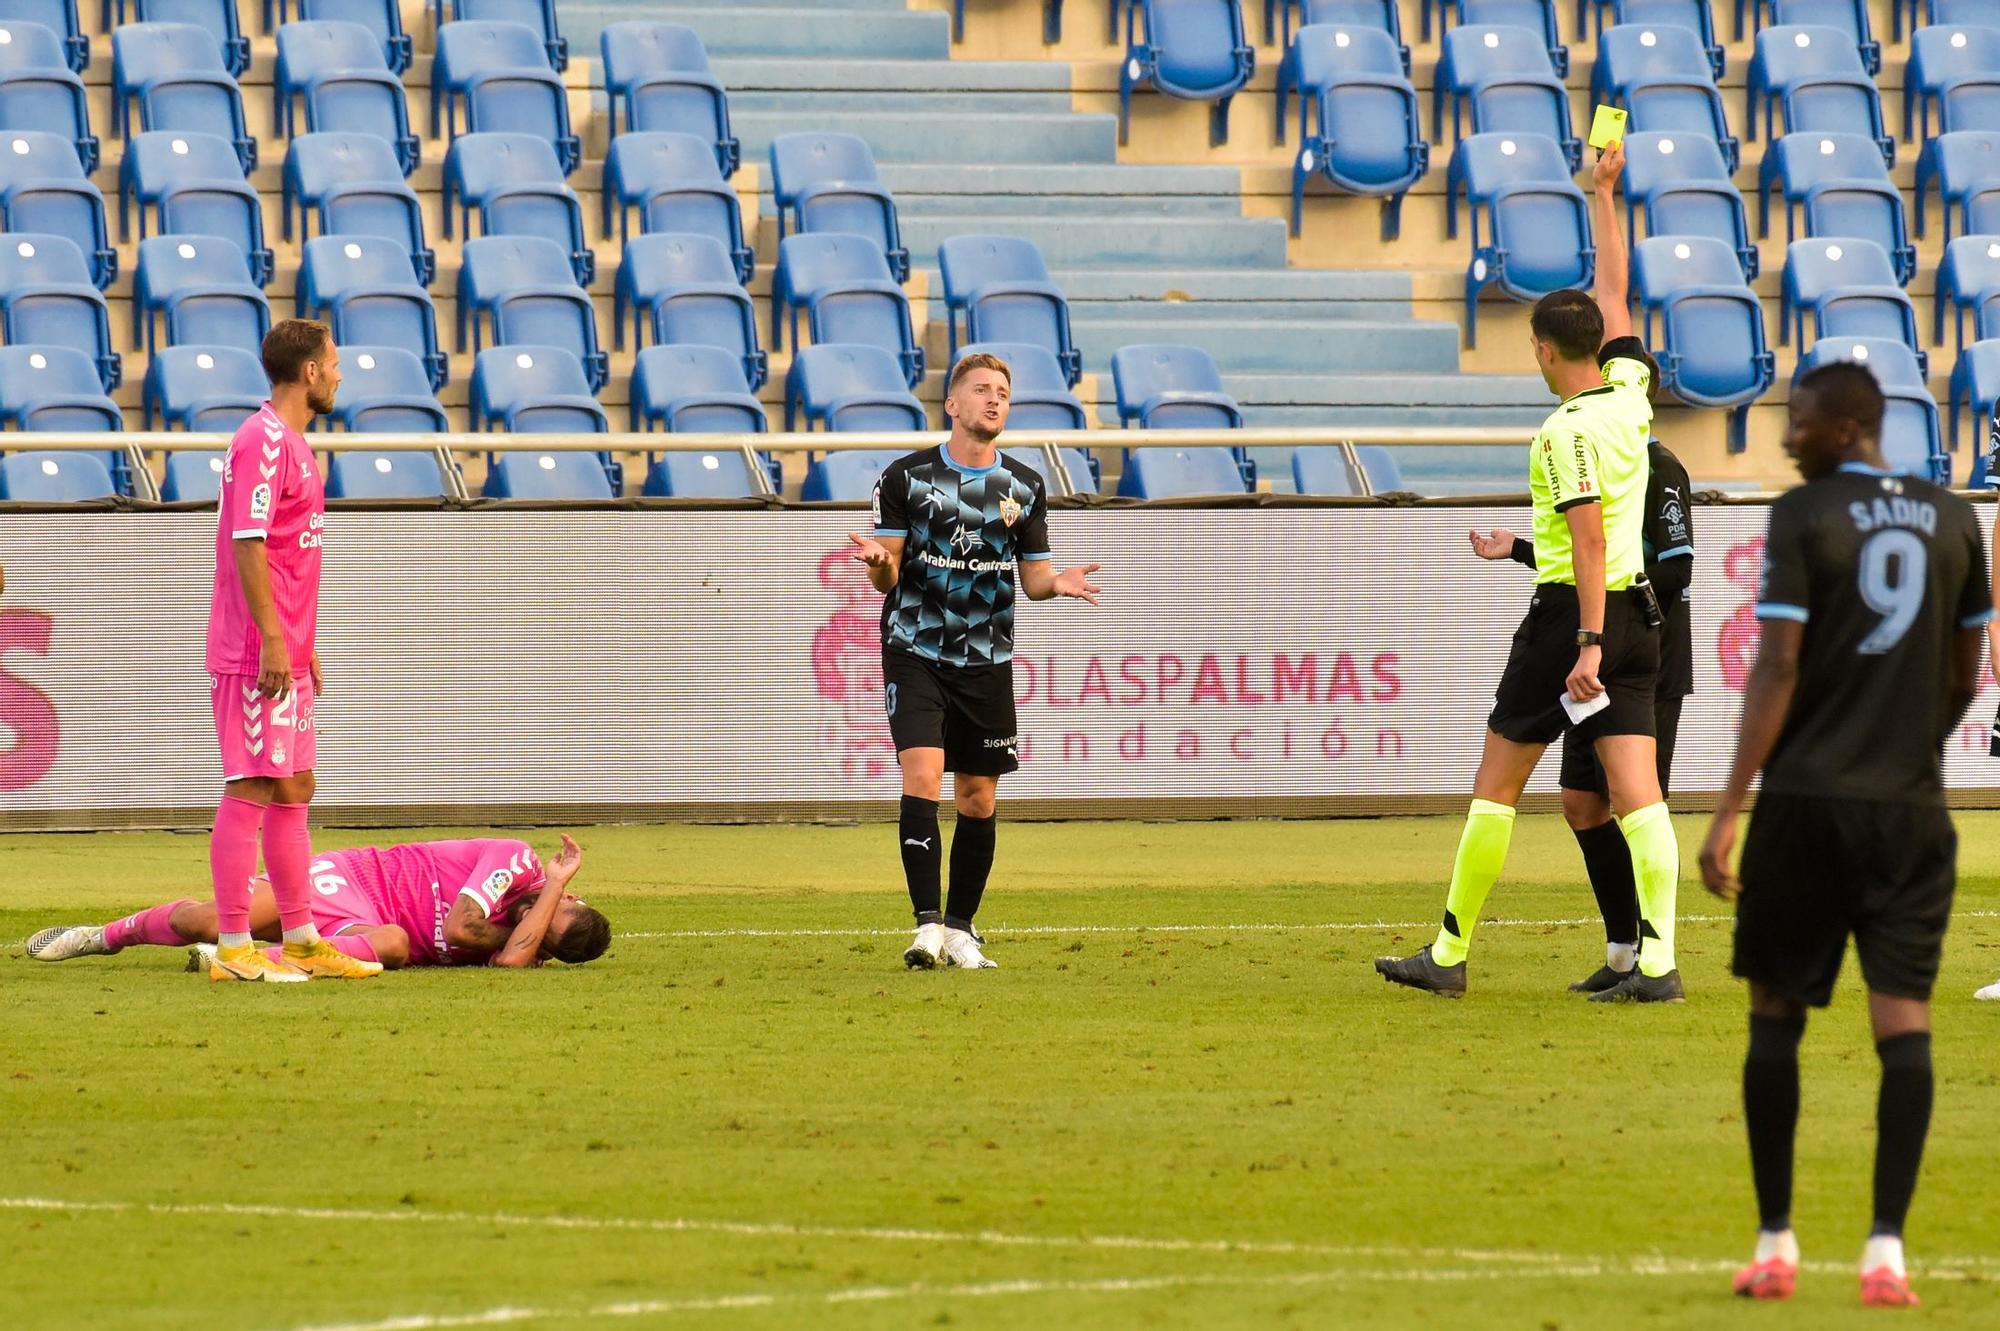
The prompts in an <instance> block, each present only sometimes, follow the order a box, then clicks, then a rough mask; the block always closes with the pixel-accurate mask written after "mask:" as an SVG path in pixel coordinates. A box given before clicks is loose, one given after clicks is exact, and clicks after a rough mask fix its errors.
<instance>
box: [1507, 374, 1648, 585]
mask: <svg viewBox="0 0 2000 1331" xmlns="http://www.w3.org/2000/svg"><path fill="white" fill-rule="evenodd" d="M1643 350H1644V348H1643V347H1642V346H1641V345H1640V343H1639V340H1638V339H1637V338H1629V337H1628V338H1620V339H1618V340H1617V341H1616V342H1612V343H1609V344H1607V345H1606V346H1605V348H1604V350H1603V352H1602V353H1601V355H1600V360H1601V362H1602V364H1603V369H1604V386H1603V387H1602V388H1589V389H1585V390H1584V391H1583V392H1581V393H1578V394H1577V395H1576V396H1574V397H1572V398H1570V399H1568V400H1567V401H1565V402H1564V403H1563V404H1562V405H1561V406H1559V407H1557V408H1556V409H1555V410H1554V411H1552V412H1550V413H1549V418H1548V420H1546V421H1544V422H1543V423H1542V429H1541V432H1540V433H1539V434H1537V435H1536V436H1535V443H1534V454H1533V456H1532V458H1531V459H1530V461H1529V467H1528V492H1529V494H1530V495H1531V496H1532V497H1533V499H1534V504H1535V570H1536V572H1535V581H1536V583H1538V584H1539V583H1549V582H1564V583H1569V584H1571V585H1574V584H1575V582H1576V563H1575V550H1574V547H1573V545H1572V543H1571V541H1570V535H1569V520H1568V519H1567V518H1565V517H1564V516H1563V514H1564V513H1565V512H1566V511H1567V510H1569V509H1571V508H1574V507H1576V506H1577V505H1578V504H1595V503H1601V504H1603V505H1604V587H1605V590H1606V591H1622V590H1624V589H1625V588H1627V587H1630V586H1631V585H1632V584H1633V583H1634V582H1635V581H1636V580H1637V579H1638V578H1639V577H1641V576H1642V575H1643V574H1644V573H1645V571H1646V556H1645V543H1644V532H1645V525H1646V479H1647V473H1648V468H1649V463H1648V458H1647V453H1646V444H1647V441H1648V440H1649V439H1650V438H1651V437H1652V433H1653V404H1652V402H1651V401H1650V400H1649V398H1648V396H1647V393H1648V391H1649V390H1650V389H1651V387H1652V381H1653V376H1652V373H1651V371H1649V370H1648V369H1647V368H1646V362H1645V361H1644V360H1641V359H1639V357H1638V355H1636V354H1635V353H1638V352H1641V351H1643Z"/></svg>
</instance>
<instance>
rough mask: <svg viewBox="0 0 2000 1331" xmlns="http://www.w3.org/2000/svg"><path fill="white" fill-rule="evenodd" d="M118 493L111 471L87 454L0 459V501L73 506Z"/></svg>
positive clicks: (25, 455) (54, 454)
mask: <svg viewBox="0 0 2000 1331" xmlns="http://www.w3.org/2000/svg"><path fill="white" fill-rule="evenodd" d="M117 493H118V490H117V487H116V486H115V485H113V484H112V480H111V472H110V471H109V469H107V468H106V467H105V465H104V464H103V463H102V462H101V461H99V460H98V459H97V458H96V457H94V456H92V455H91V454H89V453H72V452H63V453H9V454H8V455H7V456H5V457H0V499H11V500H13V501H15V502H16V503H31V504H74V503H77V502H79V501H82V500H86V499H111V498H114V497H115V496H116V495H117Z"/></svg>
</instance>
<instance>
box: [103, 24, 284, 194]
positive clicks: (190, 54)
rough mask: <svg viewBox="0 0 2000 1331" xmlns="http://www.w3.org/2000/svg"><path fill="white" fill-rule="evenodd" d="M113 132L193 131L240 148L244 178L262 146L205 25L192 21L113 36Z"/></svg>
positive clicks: (129, 27)
mask: <svg viewBox="0 0 2000 1331" xmlns="http://www.w3.org/2000/svg"><path fill="white" fill-rule="evenodd" d="M111 82H112V96H111V127H112V130H113V132H114V133H118V134H130V133H135V132H137V131H138V130H154V129H171V130H182V131H186V130H192V131H195V132H197V133H201V134H213V135H215V136H216V137H217V138H219V139H223V140H225V141H226V142H228V143H229V144H230V145H231V146H232V147H234V148H235V149H236V156H237V159H238V160H239V161H240V163H241V164H242V168H243V170H244V172H245V173H248V172H249V171H250V170H251V169H252V168H253V167H255V166H256V165H257V143H256V141H255V140H254V139H252V138H251V137H250V133H249V130H248V129H247V128H246V127H245V124H244V119H243V94H242V92H241V90H239V89H238V88H237V86H236V79H235V76H234V75H232V74H231V73H230V72H229V70H228V68H227V67H226V66H225V65H224V64H223V60H222V48H221V47H220V46H219V45H218V44H217V43H216V40H215V37H214V36H213V35H212V34H211V33H210V32H209V31H208V29H206V28H199V27H196V26H194V25H193V24H190V23H128V24H126V25H124V26H123V27H121V28H119V29H118V30H117V31H116V32H114V33H112V34H111Z"/></svg>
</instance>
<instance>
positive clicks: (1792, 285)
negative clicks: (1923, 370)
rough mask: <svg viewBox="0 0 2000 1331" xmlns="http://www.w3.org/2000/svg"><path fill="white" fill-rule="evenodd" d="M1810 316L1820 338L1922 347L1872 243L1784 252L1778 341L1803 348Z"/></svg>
mask: <svg viewBox="0 0 2000 1331" xmlns="http://www.w3.org/2000/svg"><path fill="white" fill-rule="evenodd" d="M1766 31H1769V29H1766ZM1808 313H1810V314H1811V315H1812V316H1813V336H1814V337H1816V338H1819V337H1882V338H1888V339H1890V340H1892V341H1897V342H1902V343H1905V344H1906V345H1908V346H1910V347H1911V348H1919V346H1920V344H1919V343H1918V342H1917V310H1916V306H1914V305H1912V304H1911V303H1910V298H1909V296H1908V295H1907V294H1906V293H1905V292H1904V291H1903V289H1902V288H1901V287H1900V286H1898V285H1897V284H1896V270H1895V268H1894V267H1893V266H1892V265H1891V264H1890V262H1889V255H1888V252H1887V251H1885V250H1884V249H1883V248H1882V247H1881V246H1880V245H1877V244H1876V243H1875V242H1874V241H1872V240H1850V239H1846V238H1842V239H1838V240H1795V241H1793V242H1792V243H1791V245H1790V247H1789V248H1787V250H1786V251H1785V284H1784V288H1783V293H1782V297H1781V301H1780V304H1779V312H1778V317H1779V320H1780V322H1779V325H1778V340H1779V341H1780V342H1783V341H1785V340H1786V339H1787V338H1788V337H1790V336H1791V335H1792V334H1793V333H1794V332H1796V334H1797V337H1798V342H1799V346H1800V348H1801V349H1803V348H1804V346H1805V322H1806V315H1807V314H1808ZM1919 355H1920V356H1921V352H1919Z"/></svg>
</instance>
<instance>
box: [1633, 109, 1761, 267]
mask: <svg viewBox="0 0 2000 1331" xmlns="http://www.w3.org/2000/svg"><path fill="white" fill-rule="evenodd" d="M1624 184H1625V212H1626V227H1627V229H1628V230H1630V229H1631V228H1632V221H1633V218H1632V213H1633V211H1634V209H1643V210H1644V216H1645V219H1646V234H1647V235H1652V236H1668V235H1671V236H1709V237H1711V238H1713V239H1716V240H1720V241H1722V242H1723V243H1725V244H1727V245H1729V246H1730V247H1731V248H1732V249H1734V250H1735V251H1736V257H1737V259H1738V261H1739V262H1740V263H1741V264H1742V266H1743V274H1744V276H1745V277H1749V278H1754V277H1756V276H1757V271H1758V266H1759V262H1758V254H1757V247H1756V245H1755V244H1753V243H1752V242H1751V239H1750V227H1749V222H1748V219H1747V218H1746V217H1745V216H1744V209H1743V196H1742V194H1740V193H1739V192H1738V191H1737V189H1736V183H1735V181H1734V180H1733V179H1732V178H1731V172H1730V170H1729V165H1728V163H1726V162H1724V161H1723V160H1722V150H1721V149H1720V148H1719V147H1718V146H1717V145H1716V143H1715V140H1713V139H1711V138H1709V137H1708V136H1707V135H1704V134H1645V133H1637V134H1632V135H1629V136H1627V138H1626V140H1625V181H1624ZM1633 234H1635V235H1636V234H1637V232H1636V231H1634V233H1633Z"/></svg>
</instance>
